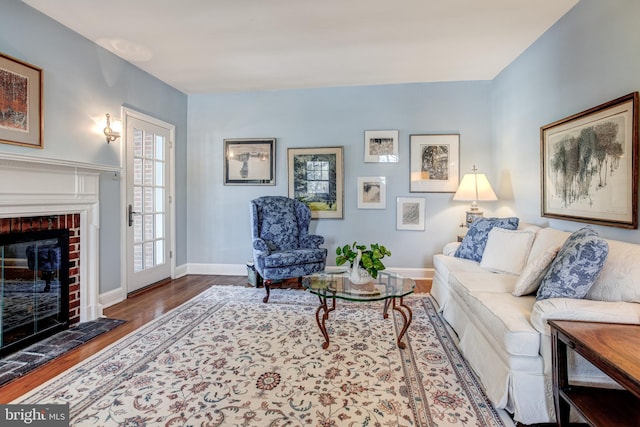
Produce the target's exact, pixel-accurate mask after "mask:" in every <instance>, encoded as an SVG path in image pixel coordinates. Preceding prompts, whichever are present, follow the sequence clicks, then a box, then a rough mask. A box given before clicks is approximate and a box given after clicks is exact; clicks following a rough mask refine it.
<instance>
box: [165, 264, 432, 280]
mask: <svg viewBox="0 0 640 427" xmlns="http://www.w3.org/2000/svg"><path fill="white" fill-rule="evenodd" d="M178 269H180V270H181V271H184V273H182V274H181V275H180V276H178V275H177V274H176V276H178V277H181V276H185V275H187V274H211V275H220V276H246V275H247V266H246V265H245V264H185V265H182V266H180V267H177V268H176V272H177V271H178ZM327 270H329V271H335V270H344V267H336V266H327ZM387 270H389V271H392V272H394V273H398V274H400V275H402V276H405V277H411V278H412V279H430V278H432V277H433V268H393V267H390V268H387Z"/></svg>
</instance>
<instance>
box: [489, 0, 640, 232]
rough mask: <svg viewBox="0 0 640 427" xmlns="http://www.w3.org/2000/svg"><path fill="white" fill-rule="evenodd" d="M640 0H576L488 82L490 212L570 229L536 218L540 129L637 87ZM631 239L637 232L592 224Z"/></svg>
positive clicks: (569, 227) (639, 77)
mask: <svg viewBox="0 0 640 427" xmlns="http://www.w3.org/2000/svg"><path fill="white" fill-rule="evenodd" d="M639 18H640V2H639V1H638V0H607V1H600V0H581V1H580V2H579V3H578V4H577V5H576V6H575V7H574V8H573V9H572V10H570V11H569V12H568V13H567V14H566V15H565V16H564V17H563V18H562V19H560V21H559V22H557V23H556V24H555V25H554V26H553V27H552V28H551V29H549V30H548V31H547V32H546V33H545V34H544V35H543V36H542V37H541V38H540V39H538V40H537V41H536V42H535V43H534V44H533V45H532V46H531V47H530V48H529V49H527V50H526V51H525V52H524V53H523V54H522V55H521V56H520V57H519V58H518V59H516V60H515V61H514V62H513V63H512V64H511V65H509V67H507V68H506V69H505V70H503V72H502V73H500V75H499V76H498V77H497V78H495V79H494V80H493V82H492V104H491V109H492V112H493V135H494V147H493V153H494V165H495V171H494V175H493V177H494V180H493V181H494V182H497V185H498V187H499V191H500V193H501V195H502V196H503V197H502V198H501V202H500V204H501V205H502V207H501V208H500V209H498V212H501V213H509V212H517V213H518V214H519V215H520V216H521V217H522V218H523V219H525V220H527V221H528V222H533V223H541V224H545V223H548V224H550V225H552V226H553V227H557V228H561V229H565V230H575V229H577V228H579V227H582V226H584V224H583V223H578V222H570V221H561V220H548V219H547V218H542V217H541V216H540V178H539V177H540V160H539V159H540V154H539V153H540V127H541V126H543V125H545V124H548V123H552V122H555V121H556V120H559V119H562V118H564V117H567V116H570V115H572V114H575V113H579V112H581V111H584V110H586V109H589V108H591V107H595V106H596V105H599V104H602V103H604V102H607V101H610V100H613V99H616V98H618V97H620V96H623V95H626V94H628V93H630V92H634V91H637V90H640V25H638V19H639ZM596 229H597V230H598V232H599V233H600V234H602V235H603V236H606V237H610V238H615V239H619V240H625V241H632V242H639V241H640V232H639V231H637V230H625V229H620V228H614V227H596Z"/></svg>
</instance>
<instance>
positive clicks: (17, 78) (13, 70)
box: [0, 54, 44, 148]
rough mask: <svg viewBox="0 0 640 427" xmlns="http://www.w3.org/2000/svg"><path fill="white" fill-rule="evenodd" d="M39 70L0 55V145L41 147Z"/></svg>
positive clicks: (40, 75)
mask: <svg viewBox="0 0 640 427" xmlns="http://www.w3.org/2000/svg"><path fill="white" fill-rule="evenodd" d="M43 126H44V121H43V109H42V69H41V68H38V67H35V66H33V65H31V64H27V63H26V62H22V61H20V60H18V59H15V58H11V57H10V56H6V55H3V54H0V142H3V143H5V144H14V145H23V146H25V147H33V148H42V146H43V143H42V135H43V133H44V131H43V129H44V128H43Z"/></svg>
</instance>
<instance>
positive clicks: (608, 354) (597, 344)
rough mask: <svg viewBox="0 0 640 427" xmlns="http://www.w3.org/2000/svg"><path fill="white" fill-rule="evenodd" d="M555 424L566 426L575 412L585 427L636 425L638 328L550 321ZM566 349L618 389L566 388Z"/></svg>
mask: <svg viewBox="0 0 640 427" xmlns="http://www.w3.org/2000/svg"><path fill="white" fill-rule="evenodd" d="M549 326H550V327H551V340H552V348H551V351H552V363H553V398H554V402H555V409H556V419H557V420H558V425H559V426H561V427H564V426H568V425H569V409H570V407H573V408H575V409H576V410H577V411H578V412H579V413H580V415H582V416H583V417H584V419H585V420H586V421H587V422H588V423H589V424H590V425H591V426H615V427H623V426H633V427H638V426H640V325H624V324H616V323H596V322H577V321H568V320H550V321H549ZM567 348H570V349H572V350H574V351H576V352H577V353H578V354H580V355H581V356H582V357H584V358H585V359H586V360H588V361H589V362H591V363H592V364H593V365H594V366H596V367H597V368H598V369H600V370H601V371H602V372H604V373H605V374H606V375H608V376H609V377H610V378H612V379H613V380H615V381H616V382H618V384H620V385H621V386H622V387H623V388H624V390H615V389H606V388H598V387H586V386H576V385H571V384H570V381H569V378H568V369H567Z"/></svg>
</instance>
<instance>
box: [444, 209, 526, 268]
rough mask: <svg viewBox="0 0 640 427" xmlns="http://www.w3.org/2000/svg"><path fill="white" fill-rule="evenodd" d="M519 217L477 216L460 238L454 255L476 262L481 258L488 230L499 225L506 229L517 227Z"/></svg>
mask: <svg viewBox="0 0 640 427" xmlns="http://www.w3.org/2000/svg"><path fill="white" fill-rule="evenodd" d="M518 222H519V219H518V218H516V217H510V218H478V219H476V220H475V221H473V222H472V223H471V226H470V227H469V231H468V232H467V235H466V236H464V239H462V243H461V244H460V247H458V250H457V251H456V254H455V256H456V257H458V258H464V259H470V260H473V261H476V262H480V261H481V260H482V254H483V253H484V248H485V246H486V244H487V239H488V237H489V232H490V231H491V229H492V228H493V227H500V228H504V229H507V230H515V229H517V228H518Z"/></svg>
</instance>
